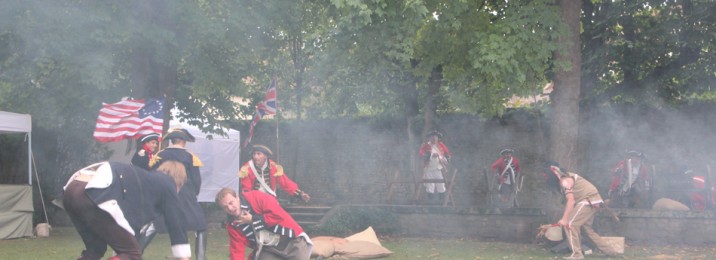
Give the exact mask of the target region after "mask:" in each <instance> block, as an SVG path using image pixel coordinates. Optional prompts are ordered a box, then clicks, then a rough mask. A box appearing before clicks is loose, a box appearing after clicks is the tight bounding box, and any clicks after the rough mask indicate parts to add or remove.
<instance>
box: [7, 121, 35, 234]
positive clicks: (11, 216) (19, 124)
mask: <svg viewBox="0 0 716 260" xmlns="http://www.w3.org/2000/svg"><path fill="white" fill-rule="evenodd" d="M0 134H25V135H27V147H28V148H27V161H28V166H27V175H28V183H27V184H2V183H0V239H8V238H17V237H27V236H32V214H33V212H34V208H33V206H32V120H31V117H30V115H24V114H16V113H10V112H4V111H0ZM0 174H3V173H1V172H0Z"/></svg>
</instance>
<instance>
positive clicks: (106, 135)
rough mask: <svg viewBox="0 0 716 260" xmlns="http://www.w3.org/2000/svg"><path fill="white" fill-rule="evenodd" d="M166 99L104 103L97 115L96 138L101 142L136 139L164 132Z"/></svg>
mask: <svg viewBox="0 0 716 260" xmlns="http://www.w3.org/2000/svg"><path fill="white" fill-rule="evenodd" d="M163 112H164V99H147V101H146V102H145V101H144V99H126V100H122V101H119V102H117V103H113V104H103V106H102V109H100V110H99V117H97V125H96V126H95V130H94V139H95V140H97V141H98V142H101V143H107V142H116V141H120V140H123V139H136V138H139V137H141V136H143V135H146V134H151V133H158V134H161V133H162V123H163V120H162V115H163Z"/></svg>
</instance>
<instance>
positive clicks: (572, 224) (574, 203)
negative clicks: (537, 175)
mask: <svg viewBox="0 0 716 260" xmlns="http://www.w3.org/2000/svg"><path fill="white" fill-rule="evenodd" d="M545 173H546V174H547V186H548V187H549V188H550V189H553V190H558V191H560V192H561V193H562V194H564V196H565V198H566V200H567V201H566V203H565V206H564V213H563V214H562V218H561V219H560V220H559V221H558V222H557V223H558V224H559V225H560V226H562V227H564V229H565V231H566V233H567V242H569V248H570V249H571V250H572V254H571V255H570V256H566V257H564V258H563V259H584V255H583V253H582V244H581V242H580V237H579V236H580V233H581V231H582V230H584V233H585V235H587V237H588V238H589V239H590V240H592V242H594V245H596V246H597V248H599V250H601V251H602V252H604V253H605V254H607V255H610V256H613V255H617V252H616V250H615V249H614V246H613V245H611V244H609V243H608V242H607V241H606V240H604V239H602V237H600V236H599V234H597V233H596V232H594V229H592V223H593V222H594V215H595V214H596V213H597V210H598V209H599V208H600V207H604V201H602V197H601V196H600V195H599V191H598V190H597V188H596V187H595V186H594V185H593V184H592V183H590V182H589V181H587V180H586V179H584V178H583V177H582V176H579V175H577V174H576V173H571V172H567V171H566V170H565V169H562V168H560V167H559V164H558V163H556V162H547V165H546V167H545Z"/></svg>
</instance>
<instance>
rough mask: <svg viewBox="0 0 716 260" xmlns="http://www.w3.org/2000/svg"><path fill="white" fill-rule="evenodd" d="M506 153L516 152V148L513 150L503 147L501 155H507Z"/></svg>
mask: <svg viewBox="0 0 716 260" xmlns="http://www.w3.org/2000/svg"><path fill="white" fill-rule="evenodd" d="M506 153H511V154H514V153H515V150H512V149H502V151H500V155H505V154H506Z"/></svg>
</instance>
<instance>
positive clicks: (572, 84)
mask: <svg viewBox="0 0 716 260" xmlns="http://www.w3.org/2000/svg"><path fill="white" fill-rule="evenodd" d="M557 3H558V4H559V7H560V10H561V17H562V21H563V23H564V24H565V25H566V26H567V27H568V33H567V35H564V36H562V37H561V39H560V40H559V42H562V43H564V44H565V45H566V46H564V48H560V50H559V51H556V52H555V53H554V59H555V62H558V63H563V64H570V66H569V67H566V68H557V70H556V71H555V75H554V91H553V92H552V94H551V97H550V98H551V100H552V102H551V104H552V127H551V133H550V154H551V156H552V160H556V161H557V162H559V163H560V165H562V166H563V167H566V168H568V169H574V168H575V167H577V166H578V160H577V157H574V154H578V149H577V148H578V147H577V143H578V133H579V131H578V130H579V93H580V92H579V91H580V89H579V86H580V73H581V63H582V61H581V52H580V51H581V41H580V38H579V33H580V21H579V17H580V13H581V8H582V1H574V0H558V1H557Z"/></svg>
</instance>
